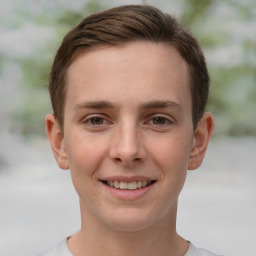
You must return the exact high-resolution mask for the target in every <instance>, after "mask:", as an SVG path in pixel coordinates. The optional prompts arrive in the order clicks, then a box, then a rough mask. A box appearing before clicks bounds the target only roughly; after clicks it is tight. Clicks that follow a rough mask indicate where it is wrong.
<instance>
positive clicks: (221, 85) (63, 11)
mask: <svg viewBox="0 0 256 256" xmlns="http://www.w3.org/2000/svg"><path fill="white" fill-rule="evenodd" d="M38 4H39V3H37V4H35V6H34V7H33V8H37V11H36V12H35V11H33V10H34V9H33V8H29V5H24V4H22V2H17V4H16V5H15V6H14V9H13V11H12V12H11V13H10V14H9V16H8V20H7V19H4V18H2V17H0V22H1V23H2V24H3V25H4V26H5V28H6V29H9V30H10V31H15V30H19V29H20V28H22V26H24V24H33V25H36V26H38V27H44V28H48V29H49V30H50V31H53V34H54V37H53V38H51V39H45V41H44V42H43V46H40V47H39V46H38V47H37V48H36V49H34V48H33V49H32V48H31V51H30V54H29V55H28V56H25V57H20V56H12V55H10V56H9V55H8V54H7V53H5V51H1V52H0V80H1V76H2V75H3V74H2V71H1V70H4V67H5V65H7V64H6V63H9V64H10V63H14V64H15V65H16V64H18V65H19V67H20V69H21V71H22V77H21V80H20V84H19V86H20V87H22V90H21V91H22V92H23V93H24V95H22V97H21V98H22V99H23V98H24V100H21V103H20V104H19V105H18V109H17V110H16V111H14V113H8V114H7V115H9V116H10V119H11V123H12V124H11V126H10V127H11V129H13V130H15V131H21V132H22V133H23V134H44V124H43V123H44V115H45V114H46V113H47V112H48V111H50V109H51V107H50V102H49V96H48V91H47V83H48V75H49V71H50V67H51V63H52V61H53V59H54V56H55V52H56V50H57V48H58V46H59V44H60V42H61V40H62V38H63V36H64V35H65V34H66V33H67V31H69V30H70V29H71V28H72V27H74V26H75V25H76V24H78V23H79V22H80V21H81V20H82V19H83V18H84V17H85V16H88V15H90V14H91V13H95V12H98V11H101V10H103V9H106V8H107V7H109V6H105V5H104V4H103V3H102V2H101V1H100V0H94V1H87V2H85V4H84V5H83V7H81V8H80V9H79V8H68V7H67V6H68V5H66V6H65V5H60V4H59V3H58V2H55V1H43V2H40V8H38ZM180 4H181V7H182V15H181V19H182V22H183V23H184V24H185V25H187V26H188V27H189V28H190V30H191V31H192V33H193V34H194V35H195V36H196V38H197V39H198V41H199V42H200V44H201V45H202V48H203V49H204V51H205V53H206V56H207V53H209V52H211V51H213V52H214V53H215V52H216V54H215V56H214V57H220V58H219V59H220V60H218V58H217V61H216V60H215V61H213V60H212V59H211V56H210V57H209V58H207V60H208V67H209V72H210V76H211V91H210V99H209V104H208V110H209V111H211V112H213V114H214V116H215V120H216V133H217V134H223V133H224V134H230V135H236V136H237V135H256V118H255V117H256V68H255V66H256V38H255V36H254V37H253V33H255V29H254V30H252V29H251V30H250V29H249V26H251V27H252V28H253V27H254V28H255V27H256V17H255V13H256V8H255V5H254V4H253V1H246V2H242V1H241V2H239V1H235V0H227V1H216V0H181V1H180ZM156 6H157V4H156ZM232 22H233V23H232ZM237 26H238V27H237ZM239 26H240V27H239ZM244 29H246V32H245V31H244ZM247 30H248V31H247ZM254 35H255V34H254ZM24 36H26V35H24ZM10 44H13V47H14V48H15V45H16V44H22V39H21V40H20V41H19V42H10ZM234 46H235V49H238V50H240V51H241V52H242V55H241V56H240V57H234V58H233V56H232V55H227V56H228V57H227V58H230V59H228V60H227V61H226V62H225V63H222V62H221V57H222V56H221V54H223V52H224V53H225V50H224V51H223V49H226V50H227V51H228V50H229V48H232V47H234ZM27 47H30V46H27ZM221 49H222V50H221ZM230 56H231V57H230ZM239 58H240V59H239ZM0 86H2V85H0ZM6 86H7V85H6ZM8 86H11V84H10V85H8ZM14 90H15V88H14Z"/></svg>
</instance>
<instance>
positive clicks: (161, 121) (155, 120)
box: [153, 116, 166, 125]
mask: <svg viewBox="0 0 256 256" xmlns="http://www.w3.org/2000/svg"><path fill="white" fill-rule="evenodd" d="M153 124H156V125H164V124H166V118H164V117H160V116H157V117H154V118H153Z"/></svg>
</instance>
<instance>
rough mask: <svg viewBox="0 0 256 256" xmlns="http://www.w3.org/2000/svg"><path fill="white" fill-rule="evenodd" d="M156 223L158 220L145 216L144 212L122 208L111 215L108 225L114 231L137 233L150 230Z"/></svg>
mask: <svg viewBox="0 0 256 256" xmlns="http://www.w3.org/2000/svg"><path fill="white" fill-rule="evenodd" d="M156 222H158V219H157V218H154V217H153V216H152V214H147V213H146V211H145V210H142V209H140V210H138V209H127V208H124V209H122V210H119V211H117V212H115V214H111V218H110V220H109V222H108V225H109V226H111V229H113V230H115V231H121V232H138V231H142V230H145V229H147V228H150V227H151V226H153V225H154V224H155V223H156Z"/></svg>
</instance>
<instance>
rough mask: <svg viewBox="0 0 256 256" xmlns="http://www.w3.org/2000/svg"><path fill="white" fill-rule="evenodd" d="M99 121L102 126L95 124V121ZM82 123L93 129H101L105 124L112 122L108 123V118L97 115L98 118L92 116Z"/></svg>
mask: <svg viewBox="0 0 256 256" xmlns="http://www.w3.org/2000/svg"><path fill="white" fill-rule="evenodd" d="M97 119H98V121H101V123H100V124H94V121H96V120H97ZM82 123H83V124H85V125H89V126H92V127H101V126H103V125H104V124H107V123H110V122H108V121H107V119H106V118H104V117H101V116H98V115H97V116H90V117H87V118H85V119H84V120H83V121H82Z"/></svg>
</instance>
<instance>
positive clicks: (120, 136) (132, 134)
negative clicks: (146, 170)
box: [111, 119, 145, 165]
mask: <svg viewBox="0 0 256 256" xmlns="http://www.w3.org/2000/svg"><path fill="white" fill-rule="evenodd" d="M111 157H112V158H113V159H114V160H116V161H119V162H122V163H124V164H126V165H130V164H132V163H134V162H138V161H142V160H143V159H144V158H145V149H144V147H143V144H142V141H141V134H140V130H139V127H138V125H137V124H136V122H135V121H132V120H130V119H126V120H122V121H121V122H120V124H119V125H118V127H117V129H116V131H115V139H114V140H113V143H112V148H111Z"/></svg>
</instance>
